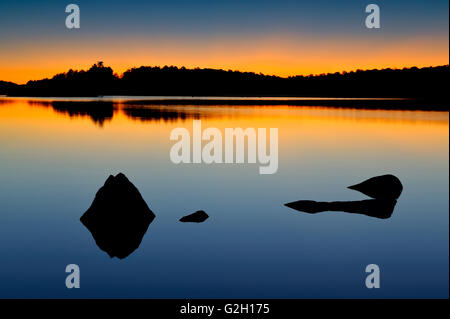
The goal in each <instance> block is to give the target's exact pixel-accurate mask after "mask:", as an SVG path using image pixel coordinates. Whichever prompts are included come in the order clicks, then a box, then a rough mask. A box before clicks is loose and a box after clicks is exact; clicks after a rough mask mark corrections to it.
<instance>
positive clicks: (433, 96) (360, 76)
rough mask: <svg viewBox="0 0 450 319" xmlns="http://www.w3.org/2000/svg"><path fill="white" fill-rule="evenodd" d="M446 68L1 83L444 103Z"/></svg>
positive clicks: (90, 75) (28, 92)
mask: <svg viewBox="0 0 450 319" xmlns="http://www.w3.org/2000/svg"><path fill="white" fill-rule="evenodd" d="M448 80H449V66H448V65H445V66H437V67H425V68H416V67H412V68H404V69H382V70H365V71H363V70H357V71H352V72H342V73H329V74H320V75H309V76H294V77H288V78H282V77H278V76H269V75H263V74H256V73H251V72H239V71H231V70H228V71H226V70H221V69H200V68H195V69H187V68H185V67H181V68H178V67H175V66H164V67H148V66H141V67H138V68H131V69H129V70H127V71H125V72H124V73H123V74H122V75H120V76H119V75H118V74H116V73H114V71H113V69H112V68H111V67H108V66H105V65H104V64H103V62H98V63H96V64H94V65H93V66H92V67H91V68H90V69H89V70H87V71H85V70H80V71H76V70H72V69H71V70H69V71H67V72H65V73H60V74H57V75H55V76H53V77H52V78H51V79H47V78H46V79H43V80H37V81H29V82H28V83H26V84H24V85H16V84H13V83H11V82H2V81H0V94H6V95H9V96H104V95H137V96H254V97H259V96H295V97H336V98H338V97H355V98H358V97H360V98H364V97H371V98H376V97H384V98H389V97H400V98H415V99H426V100H427V101H448V97H447V94H446V93H445V92H446V83H447V81H448Z"/></svg>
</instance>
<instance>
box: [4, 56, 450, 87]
mask: <svg viewBox="0 0 450 319" xmlns="http://www.w3.org/2000/svg"><path fill="white" fill-rule="evenodd" d="M99 63H101V64H102V66H103V67H105V68H111V70H112V71H113V74H114V75H115V76H117V77H118V78H123V75H124V74H125V73H126V72H128V71H131V70H133V69H139V68H143V67H144V68H160V69H164V68H177V69H178V70H214V71H225V72H237V73H243V74H256V75H261V76H267V77H277V78H280V79H290V78H295V77H318V76H326V75H334V74H340V75H343V74H347V73H355V72H365V71H383V70H393V71H395V70H408V69H428V68H438V67H449V66H450V64H441V65H429V66H422V67H418V66H410V67H386V68H380V69H377V68H375V69H359V68H357V69H351V70H342V71H338V72H328V73H309V74H296V75H290V76H281V75H276V74H265V73H262V72H257V71H240V70H233V69H222V68H210V67H203V68H202V67H192V68H188V67H185V66H177V65H164V66H161V65H141V66H133V67H129V68H127V69H126V70H125V71H123V72H122V73H121V74H119V73H116V72H114V69H113V68H112V67H111V66H105V65H104V63H103V61H101V60H99V61H97V62H96V63H94V64H92V65H91V67H90V68H92V67H93V66H95V65H99ZM90 68H89V69H90ZM89 69H87V70H85V69H74V68H69V69H67V70H66V71H63V72H59V73H55V74H54V75H52V76H51V77H44V78H41V79H37V80H27V81H26V82H24V83H16V82H13V81H8V80H2V79H0V82H6V83H12V84H15V85H26V84H27V83H29V82H32V81H42V80H46V79H48V80H49V79H52V78H53V77H55V76H56V75H59V74H66V73H68V72H69V71H71V70H72V71H75V72H82V71H84V72H86V71H88V70H89Z"/></svg>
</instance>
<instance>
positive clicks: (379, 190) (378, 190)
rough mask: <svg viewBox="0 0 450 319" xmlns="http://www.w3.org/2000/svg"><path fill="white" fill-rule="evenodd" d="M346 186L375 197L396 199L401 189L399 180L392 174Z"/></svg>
mask: <svg viewBox="0 0 450 319" xmlns="http://www.w3.org/2000/svg"><path fill="white" fill-rule="evenodd" d="M348 188H350V189H353V190H356V191H358V192H361V193H363V194H365V195H367V196H369V197H372V198H375V199H398V198H399V197H400V194H401V193H402V190H403V185H402V183H401V182H400V180H399V179H398V178H397V177H395V176H394V175H390V174H389V175H382V176H376V177H372V178H369V179H368V180H365V181H364V182H362V183H359V184H356V185H352V186H349V187H348Z"/></svg>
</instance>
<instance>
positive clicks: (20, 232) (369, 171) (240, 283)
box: [0, 98, 449, 298]
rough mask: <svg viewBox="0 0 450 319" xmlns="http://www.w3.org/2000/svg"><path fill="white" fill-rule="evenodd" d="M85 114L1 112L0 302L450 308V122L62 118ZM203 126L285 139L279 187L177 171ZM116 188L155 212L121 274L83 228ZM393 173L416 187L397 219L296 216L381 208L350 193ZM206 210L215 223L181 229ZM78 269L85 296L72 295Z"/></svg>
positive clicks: (200, 114)
mask: <svg viewBox="0 0 450 319" xmlns="http://www.w3.org/2000/svg"><path fill="white" fill-rule="evenodd" d="M81 100H83V99H73V100H71V99H27V98H17V99H14V98H1V99H0V146H1V148H0V149H1V151H0V180H1V183H0V256H2V262H1V263H0V282H1V285H0V297H64V298H65V297H68V298H71V297H155V298H156V297H160V298H161V297H173V298H176V297H178V298H195V297H197V298H200V297H209V298H215V297H234V298H240V297H253V298H262V297H267V298H270V297H272V298H273V297H286V298H301V297H341V298H352V297H358V298H359V297H363V298H366V297H368V298H373V297H377V298H378V297H380V298H381V297H384V298H387V297H404V298H406V297H448V248H449V247H448V217H449V214H448V209H449V207H448V192H449V187H448V185H449V180H448V173H449V166H448V163H449V157H448V154H449V146H448V145H449V135H448V129H449V126H448V121H449V117H448V112H425V111H388V110H358V109H349V108H346V109H344V108H340V109H337V108H325V107H310V106H308V107H297V106H289V105H279V106H255V105H252V106H250V105H247V106H246V105H239V106H235V105H234V106H220V107H215V106H211V105H179V104H176V103H175V104H172V105H156V104H154V105H145V104H139V103H136V104H133V102H127V101H124V100H122V99H120V98H118V99H114V98H112V99H110V100H109V102H108V101H103V104H101V106H100V107H99V109H98V110H97V109H96V110H93V108H94V106H95V107H97V106H96V105H95V104H92V105H91V106H92V107H89V108H87V107H85V106H86V104H84V105H81V104H77V103H63V104H60V103H54V102H58V101H68V102H74V101H81ZM86 100H89V99H86ZM90 101H92V100H90ZM125 102H126V103H125ZM424 108H425V107H424ZM198 118H201V120H202V127H205V128H206V127H216V128H218V129H220V130H223V129H224V128H226V127H233V128H234V127H242V128H247V127H254V128H260V127H261V128H271V127H277V128H278V129H279V136H278V137H279V169H278V171H277V173H276V174H273V175H270V176H267V175H259V174H258V173H257V171H255V170H254V167H253V166H252V165H248V164H230V165H225V164H210V165H208V164H195V165H194V164H180V165H175V164H173V163H172V162H171V161H170V158H169V151H170V149H171V147H172V145H173V143H172V142H171V141H170V140H169V136H170V132H171V131H172V129H174V128H176V127H185V128H187V129H188V130H190V129H192V120H193V119H198ZM101 124H103V125H101ZM117 172H123V173H125V174H126V176H127V177H128V178H129V179H130V180H131V181H132V182H133V184H135V185H136V186H137V187H138V188H139V192H140V193H141V194H142V197H143V198H145V200H146V201H147V203H149V204H151V208H152V210H154V211H155V212H157V218H155V219H154V220H153V221H152V223H151V226H150V227H149V229H148V230H147V232H146V234H145V236H143V237H142V241H141V242H140V244H138V246H139V249H136V250H134V251H133V253H131V254H129V255H128V257H127V258H125V259H123V260H120V261H119V260H117V258H113V259H111V258H109V256H108V255H107V254H105V253H101V252H99V247H98V246H97V243H96V242H95V241H94V240H90V234H89V232H88V231H87V229H86V228H85V227H84V226H83V224H81V223H80V222H79V218H80V212H83V211H84V210H85V209H86V208H87V207H89V205H90V204H91V203H92V196H93V194H95V193H96V192H97V191H98V187H99V185H102V184H103V183H104V182H105V177H106V176H109V175H110V174H116V173H117ZM386 172H390V173H392V174H393V175H395V176H397V177H398V178H399V179H400V180H401V181H402V183H403V185H404V187H405V189H404V191H403V193H402V195H401V197H400V199H399V201H398V203H397V205H396V206H395V213H394V214H392V216H391V217H390V218H389V219H385V220H381V219H377V218H367V217H366V216H361V215H358V214H333V213H330V214H328V213H324V214H317V215H310V214H291V213H289V210H288V209H286V207H283V205H282V204H283V203H285V202H286V199H292V200H295V199H303V198H306V199H314V200H315V201H317V202H324V201H340V200H342V199H345V200H346V201H350V202H362V201H370V200H367V199H366V198H365V195H363V194H361V193H358V192H352V191H349V190H348V189H346V188H345V187H343V185H346V184H343V181H344V182H345V181H358V180H361V177H363V176H367V177H368V176H379V175H382V174H385V173H386ZM200 208H201V209H204V210H205V211H206V212H208V214H209V215H211V216H213V217H214V218H210V219H208V220H207V221H206V222H205V223H204V224H203V225H187V224H184V223H180V222H178V220H179V218H180V217H181V216H182V215H183V214H185V213H189V212H195V211H197V210H198V209H200ZM197 226H200V227H197ZM144 233H145V231H144ZM133 246H136V245H135V244H133ZM106 249H108V250H109V248H105V250H106ZM127 253H128V252H123V253H122V252H121V253H113V254H114V255H116V256H118V255H126V254H127ZM72 263H74V264H77V265H79V266H80V269H81V274H82V275H81V276H82V277H81V287H82V288H81V289H78V290H76V291H73V289H72V290H68V289H66V288H65V285H64V269H65V266H66V265H67V264H72ZM371 263H376V264H377V265H379V266H380V270H381V276H382V277H383V278H382V281H383V283H384V284H383V285H382V288H381V289H378V290H376V291H373V290H368V289H367V288H365V285H364V281H365V275H366V274H365V272H364V270H365V267H366V265H368V264H371ZM30 265H33V267H32V268H33V271H30Z"/></svg>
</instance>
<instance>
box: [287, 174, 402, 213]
mask: <svg viewBox="0 0 450 319" xmlns="http://www.w3.org/2000/svg"><path fill="white" fill-rule="evenodd" d="M348 188H350V189H353V190H357V191H359V192H361V193H363V194H365V195H367V196H370V197H372V198H374V199H366V200H358V201H337V202H316V201H313V200H298V201H295V202H291V203H287V204H284V205H285V206H287V207H289V208H292V209H295V210H297V211H300V212H304V213H308V214H317V213H322V212H326V211H335V212H346V213H351V214H362V215H366V216H370V217H376V218H382V219H387V218H390V217H391V216H392V213H393V212H394V209H395V205H396V204H397V199H398V198H399V196H400V194H401V193H402V190H403V186H402V183H401V182H400V180H399V179H398V178H397V177H395V176H394V175H382V176H376V177H372V178H370V179H368V180H366V181H364V182H362V183H359V184H356V185H353V186H349V187H348Z"/></svg>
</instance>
